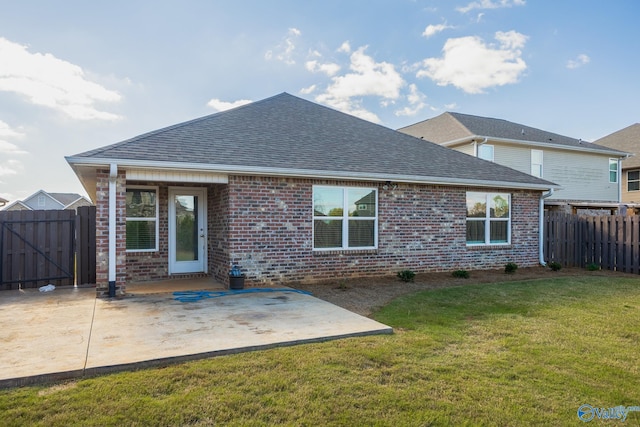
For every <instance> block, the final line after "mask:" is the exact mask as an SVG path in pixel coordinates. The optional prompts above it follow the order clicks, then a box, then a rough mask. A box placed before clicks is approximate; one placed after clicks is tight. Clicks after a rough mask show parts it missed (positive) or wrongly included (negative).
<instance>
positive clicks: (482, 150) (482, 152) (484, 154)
mask: <svg viewBox="0 0 640 427" xmlns="http://www.w3.org/2000/svg"><path fill="white" fill-rule="evenodd" d="M478 157H479V158H481V159H484V160H489V161H490V162H493V145H488V144H481V145H478Z"/></svg>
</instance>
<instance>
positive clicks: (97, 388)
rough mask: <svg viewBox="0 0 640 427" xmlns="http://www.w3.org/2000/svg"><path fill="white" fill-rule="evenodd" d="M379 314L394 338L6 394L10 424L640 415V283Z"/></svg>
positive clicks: (470, 296)
mask: <svg viewBox="0 0 640 427" xmlns="http://www.w3.org/2000/svg"><path fill="white" fill-rule="evenodd" d="M472 280H473V279H470V283H473V282H472ZM375 318H376V319H377V320H379V321H381V322H383V323H386V324H388V325H391V326H393V327H394V328H395V329H396V333H395V334H394V335H389V336H373V337H365V338H351V339H345V340H339V341H332V342H327V343H321V344H310V345H301V346H295V347H287V348H278V349H272V350H266V351H258V352H253V353H244V354H238V355H233V356H225V357H218V358H213V359H209V360H204V361H197V362H190V363H184V364H180V365H174V366H171V367H168V368H163V369H148V370H141V371H136V372H126V373H119V374H113V375H105V376H102V377H97V378H91V379H84V380H79V381H74V382H69V383H62V384H57V385H48V386H36V387H25V388H19V389H12V390H4V391H0V425H3V426H11V425H43V426H53V425H60V426H68V425H81V426H89V425H101V426H102V425H214V424H215V425H274V424H285V425H308V426H316V425H349V426H353V425H388V426H405V425H407V426H411V425H496V426H506V425H514V426H520V425H530V424H537V425H583V423H582V422H581V421H580V420H578V417H577V409H578V407H579V406H580V405H582V404H591V405H593V406H594V407H606V408H611V407H615V406H619V405H623V406H640V351H639V344H640V278H638V279H635V278H632V279H618V278H616V279H615V280H613V279H609V278H606V277H578V278H558V279H554V280H536V281H526V282H510V283H502V284H492V285H475V286H474V285H469V286H464V287H456V288H449V289H439V290H432V291H424V292H420V293H418V294H413V295H410V296H406V297H402V298H400V299H398V300H396V301H395V302H393V303H392V304H390V305H389V306H387V307H385V308H384V309H383V310H381V311H380V312H378V313H376V315H375ZM603 423H605V424H606V425H612V423H615V424H616V425H617V423H619V421H608V422H605V421H603V420H598V419H595V420H593V421H592V422H591V423H590V424H594V425H600V424H603ZM624 425H640V412H631V413H630V414H629V415H628V418H627V420H626V422H625V424H624Z"/></svg>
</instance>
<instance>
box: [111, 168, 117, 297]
mask: <svg viewBox="0 0 640 427" xmlns="http://www.w3.org/2000/svg"><path fill="white" fill-rule="evenodd" d="M117 179H118V165H117V164H115V163H111V165H110V166H109V297H110V298H113V297H115V296H116V239H117V236H116V223H117V221H116V187H117Z"/></svg>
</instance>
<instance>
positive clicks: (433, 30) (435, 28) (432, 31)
mask: <svg viewBox="0 0 640 427" xmlns="http://www.w3.org/2000/svg"><path fill="white" fill-rule="evenodd" d="M450 28H454V27H453V26H451V25H447V24H446V23H445V24H438V25H427V28H425V29H424V32H423V33H422V35H423V36H425V37H426V38H429V37H431V36H434V35H436V34H438V33H441V32H442V31H444V30H448V29H450Z"/></svg>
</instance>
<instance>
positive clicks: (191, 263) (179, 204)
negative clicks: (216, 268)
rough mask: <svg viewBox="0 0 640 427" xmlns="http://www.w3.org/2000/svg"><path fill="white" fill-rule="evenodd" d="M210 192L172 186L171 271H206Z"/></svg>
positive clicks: (170, 210)
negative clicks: (208, 194) (208, 193)
mask: <svg viewBox="0 0 640 427" xmlns="http://www.w3.org/2000/svg"><path fill="white" fill-rule="evenodd" d="M206 206H207V193H206V189H204V188H183V187H174V188H169V274H175V273H199V272H206V268H207V263H206V257H207V256H206V250H207V219H206V214H207V209H206Z"/></svg>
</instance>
